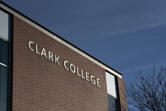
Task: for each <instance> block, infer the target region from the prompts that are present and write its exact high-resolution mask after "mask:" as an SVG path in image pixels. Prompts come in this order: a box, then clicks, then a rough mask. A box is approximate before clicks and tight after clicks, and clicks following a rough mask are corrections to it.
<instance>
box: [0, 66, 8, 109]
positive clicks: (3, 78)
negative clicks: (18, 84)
mask: <svg viewBox="0 0 166 111" xmlns="http://www.w3.org/2000/svg"><path fill="white" fill-rule="evenodd" d="M7 75H8V69H7V67H4V66H2V65H0V111H7V104H6V103H7Z"/></svg>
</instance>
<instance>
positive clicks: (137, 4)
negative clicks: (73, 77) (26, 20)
mask: <svg viewBox="0 0 166 111" xmlns="http://www.w3.org/2000/svg"><path fill="white" fill-rule="evenodd" d="M3 1H4V2H6V3H7V4H9V5H11V6H12V7H14V8H15V9H17V10H19V11H20V12H22V13H23V14H25V15H27V16H28V17H30V18H32V19H33V20H35V21H37V22H38V23H40V24H41V25H43V26H45V27H46V28H48V29H50V30H51V31H53V32H55V33H57V34H58V35H60V36H61V37H63V38H64V39H66V40H68V41H69V42H71V43H73V44H74V45H76V46H78V47H79V48H81V49H83V50H84V51H86V52H88V53H89V54H90V55H92V56H94V57H96V58H98V59H99V60H101V61H103V62H104V63H106V64H108V65H109V66H111V67H113V68H115V69H116V70H118V71H119V72H121V73H123V74H124V77H125V78H128V77H130V76H132V75H133V73H132V72H133V71H138V70H142V71H148V70H149V71H150V70H151V69H152V66H153V65H156V66H158V65H164V66H165V65H166V51H165V47H166V43H165V42H166V37H165V36H166V13H165V12H166V7H165V4H166V1H164V0H160V1H156V0H26V1H25V0H3Z"/></svg>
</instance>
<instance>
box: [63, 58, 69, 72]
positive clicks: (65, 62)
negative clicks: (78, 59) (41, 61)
mask: <svg viewBox="0 0 166 111" xmlns="http://www.w3.org/2000/svg"><path fill="white" fill-rule="evenodd" d="M67 63H69V61H67V60H65V61H64V63H63V65H64V67H65V69H66V70H69V68H68V67H67V66H66V64H67Z"/></svg>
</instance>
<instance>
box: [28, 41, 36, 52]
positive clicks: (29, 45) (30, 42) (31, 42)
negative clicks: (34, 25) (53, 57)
mask: <svg viewBox="0 0 166 111" xmlns="http://www.w3.org/2000/svg"><path fill="white" fill-rule="evenodd" d="M31 44H34V42H33V41H29V44H28V47H29V49H30V50H31V51H35V50H34V49H33V48H32V47H31Z"/></svg>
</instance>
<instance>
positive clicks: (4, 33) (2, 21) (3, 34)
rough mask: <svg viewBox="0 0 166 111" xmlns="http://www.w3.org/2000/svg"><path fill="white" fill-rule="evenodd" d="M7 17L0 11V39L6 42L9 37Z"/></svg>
mask: <svg viewBox="0 0 166 111" xmlns="http://www.w3.org/2000/svg"><path fill="white" fill-rule="evenodd" d="M8 29H9V15H8V14H7V13H5V12H3V11H1V10H0V38H1V39H3V40H8V36H9V34H8V33H9V30H8Z"/></svg>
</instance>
